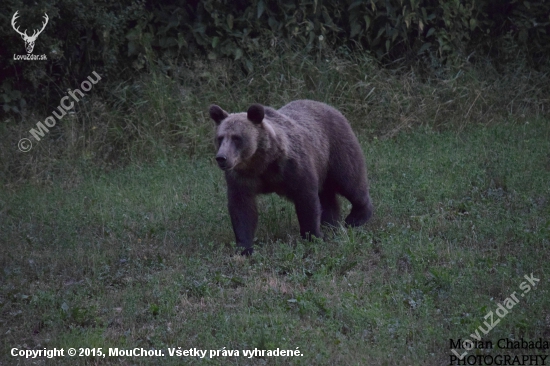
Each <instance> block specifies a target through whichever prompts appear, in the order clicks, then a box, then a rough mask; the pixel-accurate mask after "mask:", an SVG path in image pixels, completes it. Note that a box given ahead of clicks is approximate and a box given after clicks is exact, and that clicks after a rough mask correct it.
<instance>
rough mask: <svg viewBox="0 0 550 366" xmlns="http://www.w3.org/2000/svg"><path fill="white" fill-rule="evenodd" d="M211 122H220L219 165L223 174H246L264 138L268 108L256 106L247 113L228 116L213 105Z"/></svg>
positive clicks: (217, 145) (218, 138)
mask: <svg viewBox="0 0 550 366" xmlns="http://www.w3.org/2000/svg"><path fill="white" fill-rule="evenodd" d="M209 112H210V118H212V119H213V120H214V122H216V126H217V129H216V147H217V148H218V153H217V154H216V161H217V162H218V166H219V167H220V169H222V170H232V169H236V170H241V169H242V170H244V169H246V167H247V165H248V162H249V161H250V159H251V157H252V156H254V154H255V153H256V151H257V149H258V145H259V143H260V139H261V134H262V130H263V128H262V121H263V119H264V114H265V112H264V107H263V106H262V105H260V104H253V105H251V106H250V108H248V111H247V112H246V113H234V114H228V113H227V112H226V111H224V110H223V109H221V108H220V107H219V106H217V105H211V106H210V109H209Z"/></svg>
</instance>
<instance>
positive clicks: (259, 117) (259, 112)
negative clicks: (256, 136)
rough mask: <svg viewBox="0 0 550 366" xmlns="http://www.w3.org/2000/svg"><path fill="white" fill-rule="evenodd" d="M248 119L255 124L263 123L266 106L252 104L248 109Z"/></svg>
mask: <svg viewBox="0 0 550 366" xmlns="http://www.w3.org/2000/svg"><path fill="white" fill-rule="evenodd" d="M246 117H247V118H248V119H249V120H250V121H252V123H254V124H257V125H258V124H260V123H262V121H263V119H264V106H263V105H261V104H252V105H251V106H250V108H248V112H247V114H246Z"/></svg>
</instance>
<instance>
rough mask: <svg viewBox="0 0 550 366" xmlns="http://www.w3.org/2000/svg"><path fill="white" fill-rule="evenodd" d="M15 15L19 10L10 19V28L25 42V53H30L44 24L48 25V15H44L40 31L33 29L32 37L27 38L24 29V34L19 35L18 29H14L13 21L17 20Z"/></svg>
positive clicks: (44, 26)
mask: <svg viewBox="0 0 550 366" xmlns="http://www.w3.org/2000/svg"><path fill="white" fill-rule="evenodd" d="M17 13H19V10H18V11H16V12H15V14H13V18H11V26H12V27H13V29H14V30H15V31H16V32H17V33H19V34H20V35H21V38H23V40H24V41H25V48H26V49H27V53H32V50H33V49H34V42H35V41H36V38H38V36H39V35H40V33H42V31H43V30H44V28H46V24H48V20H49V18H48V14H46V13H44V19H45V22H44V23H42V29H40V30H37V29H35V30H34V33H33V34H32V36H28V35H27V30H26V29H25V32H23V33H21V32H20V31H19V27H17V28H15V20H16V19H17V18H18V15H17Z"/></svg>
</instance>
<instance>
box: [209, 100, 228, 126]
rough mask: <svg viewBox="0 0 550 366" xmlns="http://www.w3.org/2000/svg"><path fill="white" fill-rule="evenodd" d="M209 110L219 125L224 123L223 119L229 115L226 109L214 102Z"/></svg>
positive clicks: (211, 116)
mask: <svg viewBox="0 0 550 366" xmlns="http://www.w3.org/2000/svg"><path fill="white" fill-rule="evenodd" d="M208 112H210V118H212V119H213V120H214V122H216V124H217V125H219V124H220V123H222V121H223V120H224V119H226V118H227V116H228V114H227V112H226V111H224V110H223V109H221V108H220V107H219V106H217V105H215V104H212V105H211V106H210V108H208Z"/></svg>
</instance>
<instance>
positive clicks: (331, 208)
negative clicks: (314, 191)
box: [319, 187, 340, 226]
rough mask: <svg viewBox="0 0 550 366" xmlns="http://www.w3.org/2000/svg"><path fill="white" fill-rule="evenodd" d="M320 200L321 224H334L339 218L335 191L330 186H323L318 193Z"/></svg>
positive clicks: (336, 223) (338, 205) (338, 206)
mask: <svg viewBox="0 0 550 366" xmlns="http://www.w3.org/2000/svg"><path fill="white" fill-rule="evenodd" d="M319 201H320V202H321V225H329V226H336V225H338V221H339V220H340V204H339V203H338V198H337V197H336V191H334V189H332V188H330V187H324V188H323V191H322V192H321V193H319Z"/></svg>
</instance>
